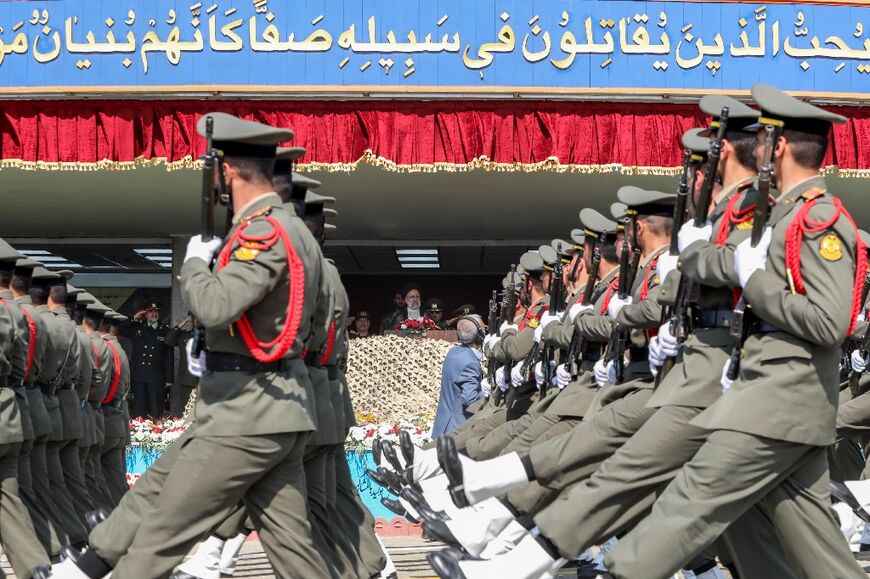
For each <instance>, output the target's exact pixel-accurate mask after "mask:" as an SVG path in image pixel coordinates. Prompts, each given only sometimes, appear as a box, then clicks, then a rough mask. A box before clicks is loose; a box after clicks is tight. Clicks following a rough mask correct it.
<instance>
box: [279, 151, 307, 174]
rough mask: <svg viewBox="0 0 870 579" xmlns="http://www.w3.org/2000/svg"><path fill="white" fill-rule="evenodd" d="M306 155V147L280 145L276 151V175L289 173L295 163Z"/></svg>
mask: <svg viewBox="0 0 870 579" xmlns="http://www.w3.org/2000/svg"><path fill="white" fill-rule="evenodd" d="M304 156H305V147H278V149H277V150H276V152H275V175H289V174H290V173H291V172H292V171H293V163H294V162H295V161H298V160H299V159H301V158H302V157H304Z"/></svg>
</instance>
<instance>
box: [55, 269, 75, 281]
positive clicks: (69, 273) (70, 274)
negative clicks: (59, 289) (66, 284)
mask: <svg viewBox="0 0 870 579" xmlns="http://www.w3.org/2000/svg"><path fill="white" fill-rule="evenodd" d="M54 273H56V274H57V275H59V276H60V277H62V278H63V279H64V281H69V280H71V279H72V278H74V277H75V276H76V273H75V272H74V271H73V270H71V269H57V270H55V272H54Z"/></svg>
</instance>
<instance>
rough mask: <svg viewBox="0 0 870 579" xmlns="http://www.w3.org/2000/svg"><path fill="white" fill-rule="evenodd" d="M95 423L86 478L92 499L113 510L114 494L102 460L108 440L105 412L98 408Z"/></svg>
mask: <svg viewBox="0 0 870 579" xmlns="http://www.w3.org/2000/svg"><path fill="white" fill-rule="evenodd" d="M94 425H95V426H94V429H95V437H94V440H93V443H94V444H93V445H92V446H91V447H90V448H89V449H88V457H87V461H86V467H85V478H86V479H87V482H88V489H89V490H90V493H91V500H93V502H94V503H95V504H96V505H97V506H99V507H103V508H105V509H108V510H110V511H111V510H112V509H113V508H114V507H115V504H114V502H113V501H112V495H110V494H109V484H108V483H107V482H106V477H105V476H103V463H102V460H101V457H102V451H103V444H104V443H105V441H106V429H105V422H104V420H103V413H102V412H100V411H98V410H97V411H95V412H94Z"/></svg>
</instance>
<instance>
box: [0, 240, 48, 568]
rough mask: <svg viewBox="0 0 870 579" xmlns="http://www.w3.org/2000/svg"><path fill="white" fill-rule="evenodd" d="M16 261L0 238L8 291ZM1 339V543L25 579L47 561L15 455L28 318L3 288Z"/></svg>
mask: <svg viewBox="0 0 870 579" xmlns="http://www.w3.org/2000/svg"><path fill="white" fill-rule="evenodd" d="M20 258H21V255H20V254H18V252H16V251H15V250H14V249H13V248H12V247H11V246H10V245H9V244H8V243H6V242H5V241H3V240H2V239H0V288H6V287H8V284H9V282H10V281H11V270H12V267H11V266H12V264H14V263H15V261H16V260H18V259H20ZM0 336H2V338H0V425H2V426H0V538H2V541H0V543H2V547H3V551H4V552H5V553H6V556H7V557H8V558H9V562H10V564H11V565H12V569H13V570H14V571H15V575H16V576H18V577H29V576H30V570H31V569H33V568H34V567H36V566H38V565H45V564H47V563H48V561H49V559H48V555H47V554H46V551H45V549H44V548H43V547H42V545H41V544H40V541H39V539H38V538H37V535H36V531H35V528H34V523H33V521H32V520H31V517H30V513H29V512H28V511H29V509H28V508H27V507H26V506H25V504H24V503H23V502H22V497H21V496H20V495H19V485H18V453H19V451H20V449H21V445H22V443H23V442H24V425H25V423H29V415H28V414H27V407H26V398H24V395H23V393H21V392H19V389H20V386H21V383H22V380H23V379H24V374H25V369H26V366H27V360H28V341H29V332H28V327H27V323H26V318H25V317H24V315H23V314H22V313H21V310H20V308H19V307H18V306H17V305H16V304H15V303H14V302H13V301H12V297H11V293H10V292H9V291H8V290H6V289H0Z"/></svg>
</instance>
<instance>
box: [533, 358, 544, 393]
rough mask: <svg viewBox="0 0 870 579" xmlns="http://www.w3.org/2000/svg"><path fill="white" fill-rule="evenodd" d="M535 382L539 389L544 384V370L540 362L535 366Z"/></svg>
mask: <svg viewBox="0 0 870 579" xmlns="http://www.w3.org/2000/svg"><path fill="white" fill-rule="evenodd" d="M535 382H536V383H537V385H538V388H539V389H540V387H541V384H543V383H544V370H543V368H542V367H541V362H540V361H539V362H538V363H537V364H535Z"/></svg>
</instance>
